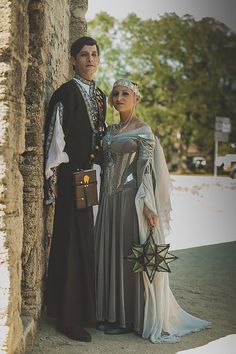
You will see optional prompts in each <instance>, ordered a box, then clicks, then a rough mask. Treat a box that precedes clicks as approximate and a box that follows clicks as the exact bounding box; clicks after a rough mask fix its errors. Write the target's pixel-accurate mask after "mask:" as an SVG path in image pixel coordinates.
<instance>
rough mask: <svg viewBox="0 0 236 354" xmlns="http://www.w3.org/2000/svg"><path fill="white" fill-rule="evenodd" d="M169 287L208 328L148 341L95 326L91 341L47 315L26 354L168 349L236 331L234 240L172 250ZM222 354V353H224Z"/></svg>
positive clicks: (145, 353) (168, 352)
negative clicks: (169, 340) (71, 335)
mask: <svg viewBox="0 0 236 354" xmlns="http://www.w3.org/2000/svg"><path fill="white" fill-rule="evenodd" d="M175 254H176V255H177V256H179V259H178V260H177V261H176V262H174V263H172V273H171V275H170V282H171V288H172V290H173V292H174V294H175V296H176V298H177V300H178V302H179V304H180V305H181V306H182V307H183V308H184V309H185V310H187V311H188V312H190V313H192V314H193V315H196V316H199V317H201V318H204V319H207V320H209V321H212V324H213V326H212V328H211V329H207V330H204V331H201V332H198V333H192V334H189V335H186V336H184V337H183V338H181V342H180V343H176V344H152V343H150V342H149V341H148V340H144V339H142V338H139V337H138V336H136V335H134V334H133V333H130V334H127V335H120V336H109V335H105V334H104V333H103V332H100V331H96V330H95V329H91V330H89V331H90V333H91V334H92V337H93V341H92V343H80V342H76V341H73V340H70V339H68V338H67V337H65V336H63V335H60V334H59V333H57V332H56V331H55V330H54V325H53V323H52V322H50V321H49V320H46V319H44V320H42V323H41V331H40V333H39V337H38V339H37V341H36V345H35V347H34V350H33V351H32V354H39V353H41V354H45V353H47V354H56V353H61V354H86V353H89V354H103V353H104V354H124V353H125V354H126V353H128V354H131V353H142V354H149V353H150V354H151V353H158V354H174V353H177V352H179V351H182V350H187V349H190V348H194V347H198V346H202V345H205V344H207V343H208V342H210V341H213V340H216V339H218V338H221V337H224V336H226V335H228V334H232V333H236V318H235V311H236V282H235V278H236V258H235V254H236V242H229V243H224V244H218V245H211V246H203V247H197V248H192V249H186V250H179V251H175ZM225 354H228V353H225Z"/></svg>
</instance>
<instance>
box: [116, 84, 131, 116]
mask: <svg viewBox="0 0 236 354" xmlns="http://www.w3.org/2000/svg"><path fill="white" fill-rule="evenodd" d="M112 103H113V106H114V107H115V109H116V110H117V111H118V112H127V111H129V112H130V111H131V110H132V109H133V108H134V105H135V95H134V92H133V91H132V90H131V89H129V88H128V87H125V86H117V87H115V88H114V89H113V92H112Z"/></svg>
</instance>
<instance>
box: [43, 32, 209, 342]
mask: <svg viewBox="0 0 236 354" xmlns="http://www.w3.org/2000/svg"><path fill="white" fill-rule="evenodd" d="M70 54H71V63H72V65H73V69H74V72H75V76H74V77H73V79H72V80H70V81H68V82H66V83H64V84H63V85H62V86H60V87H59V89H57V90H56V91H55V92H54V94H53V96H52V98H51V100H50V103H49V108H48V114H47V118H46V123H45V133H46V135H45V177H46V178H45V198H46V203H48V204H50V203H52V202H53V201H54V200H55V216H54V225H53V236H52V244H51V249H50V257H49V266H48V276H47V286H46V306H47V314H48V316H50V317H54V318H55V319H56V328H57V330H58V331H60V332H61V333H63V334H65V335H66V336H68V337H69V338H72V339H75V340H78V341H85V342H90V341H91V335H90V333H89V332H88V331H87V330H86V329H85V328H87V327H88V328H89V327H95V326H96V327H97V329H99V330H104V332H105V333H107V334H121V333H127V332H130V331H133V332H135V333H137V334H139V335H142V336H143V337H144V338H148V339H150V340H151V341H152V342H153V343H156V342H159V343H160V342H171V343H174V342H177V341H178V337H179V336H182V335H184V334H187V333H189V332H192V331H198V330H200V329H203V328H206V327H208V326H209V325H210V323H209V322H207V321H204V320H201V319H199V318H196V317H194V316H191V315H190V314H188V313H187V312H185V311H184V310H182V309H181V308H180V306H179V305H178V303H177V302H176V300H175V298H174V296H173V294H172V292H171V290H170V288H169V283H168V274H167V273H161V272H157V273H156V274H155V276H154V279H153V281H152V282H150V281H149V278H148V275H147V274H146V273H145V272H137V273H134V272H133V264H132V263H131V262H129V261H128V260H127V256H129V255H130V254H131V250H132V244H133V243H136V244H143V243H144V242H145V241H146V239H147V236H148V229H149V227H150V225H151V226H152V229H153V237H154V240H155V242H156V243H157V244H164V243H165V239H164V235H165V231H166V230H168V227H169V213H170V208H171V206H170V178H169V174H168V170H167V167H166V163H165V158H164V155H163V151H162V148H161V146H160V143H159V141H158V139H157V138H156V137H155V136H154V135H153V133H152V131H151V129H150V127H149V126H148V125H147V124H146V123H144V122H143V121H141V120H140V119H139V118H137V116H136V115H135V107H136V104H137V103H138V102H139V100H140V97H141V96H140V92H139V88H138V85H137V84H136V83H134V82H132V81H130V80H128V79H120V80H117V81H116V82H115V83H114V85H113V88H112V91H111V93H110V95H109V98H108V102H109V104H110V105H111V106H112V107H114V108H115V109H116V110H117V111H118V112H119V115H120V122H119V123H118V124H112V125H110V126H109V127H106V124H105V114H106V98H105V95H104V93H103V92H102V91H101V90H100V89H99V88H98V87H96V85H95V82H94V81H93V75H94V73H95V72H96V69H97V67H98V65H99V55H100V53H99V46H98V44H97V42H96V41H95V40H94V39H93V38H90V37H82V38H79V39H78V40H77V41H75V42H74V43H73V44H72V46H71V51H70ZM97 166H101V168H102V184H101V196H100V201H99V209H98V214H97V218H96V225H95V231H94V219H93V210H92V207H90V208H87V209H82V210H77V209H76V206H75V198H74V190H73V180H72V174H73V172H74V171H75V170H77V169H85V170H86V169H90V168H96V167H97Z"/></svg>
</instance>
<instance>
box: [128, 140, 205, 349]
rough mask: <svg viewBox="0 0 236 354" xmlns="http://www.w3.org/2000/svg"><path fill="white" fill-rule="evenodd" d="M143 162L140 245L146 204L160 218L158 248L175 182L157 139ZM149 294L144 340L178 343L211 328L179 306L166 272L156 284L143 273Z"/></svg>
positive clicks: (165, 230)
mask: <svg viewBox="0 0 236 354" xmlns="http://www.w3.org/2000/svg"><path fill="white" fill-rule="evenodd" d="M141 150H143V151H141V152H140V157H141V160H140V161H139V167H138V168H139V169H140V168H141V170H140V171H138V172H139V175H140V183H139V188H138V192H137V195H136V199H135V205H136V211H137V215H138V224H139V237H140V243H141V244H142V243H144V242H145V241H146V239H147V236H148V224H147V221H146V218H145V216H144V213H143V207H144V203H145V204H146V205H147V206H148V207H149V209H151V210H152V211H153V212H155V213H157V215H158V224H157V226H155V227H154V229H153V237H154V240H155V243H156V244H157V245H160V244H165V235H166V234H167V233H168V232H169V231H170V212H171V202H170V195H171V189H172V188H171V181H170V176H169V172H168V169H167V165H166V161H165V157H164V154H163V150H162V147H161V145H160V142H159V140H158V138H157V137H153V138H152V139H150V138H149V139H148V140H146V141H143V143H142V146H141ZM143 283H144V292H145V296H144V298H145V306H144V322H143V333H142V335H143V337H144V338H149V339H150V341H151V342H153V343H176V342H178V341H179V337H180V336H182V335H184V334H187V333H190V332H196V331H199V330H201V329H203V328H206V327H208V326H210V323H209V322H208V321H205V320H202V319H200V318H197V317H194V316H192V315H190V314H189V313H187V312H186V311H184V310H183V309H182V308H181V307H180V306H179V304H178V303H177V301H176V299H175V297H174V295H173V293H172V291H171V289H170V287H169V277H168V273H166V272H156V273H155V276H154V279H153V281H152V283H150V281H149V279H148V276H147V274H146V273H145V272H143Z"/></svg>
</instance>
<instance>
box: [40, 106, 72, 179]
mask: <svg viewBox="0 0 236 354" xmlns="http://www.w3.org/2000/svg"><path fill="white" fill-rule="evenodd" d="M62 116H63V105H62V103H61V102H58V103H57V104H56V105H55V108H54V111H53V116H52V122H53V124H52V127H51V136H48V139H50V142H49V146H48V152H47V156H46V167H45V176H46V179H49V178H50V177H51V176H53V169H54V168H56V167H57V166H59V165H60V164H61V163H67V162H69V157H68V155H67V153H66V152H65V151H64V148H65V140H64V137H65V135H64V132H63V129H62Z"/></svg>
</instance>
